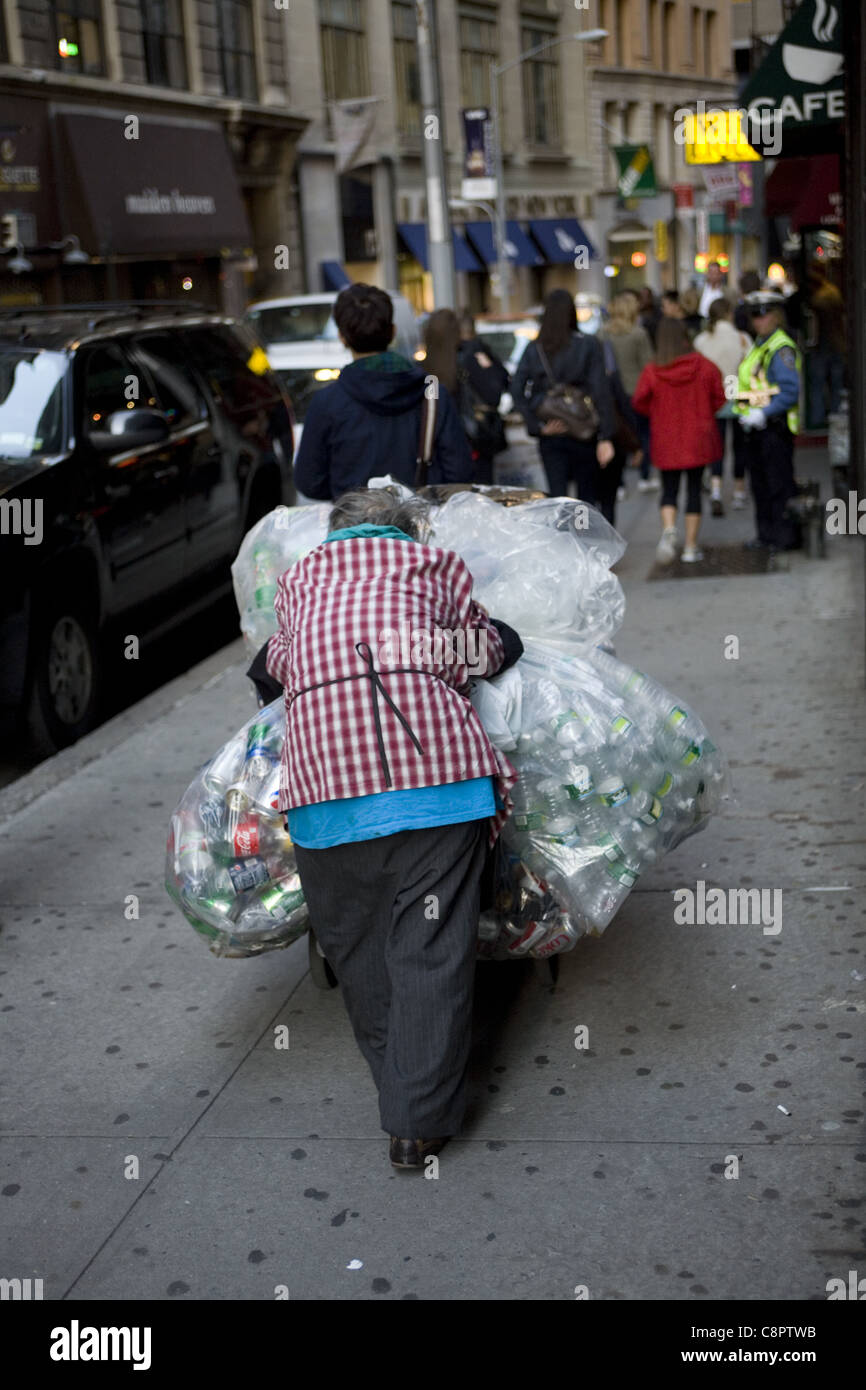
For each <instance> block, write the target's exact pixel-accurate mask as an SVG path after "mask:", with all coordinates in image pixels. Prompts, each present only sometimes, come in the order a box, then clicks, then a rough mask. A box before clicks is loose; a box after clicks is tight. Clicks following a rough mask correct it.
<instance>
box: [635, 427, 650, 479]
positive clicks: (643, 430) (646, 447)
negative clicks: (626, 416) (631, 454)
mask: <svg viewBox="0 0 866 1390" xmlns="http://www.w3.org/2000/svg"><path fill="white" fill-rule="evenodd" d="M634 418H635V422H636V424H637V437H638V440H639V441H640V447H641V449H642V450H643V458H642V459H641V461H640V475H641V477H642V478H643V479H644V480H646V479H647V478H648V477H649V475H650V467H651V466H652V457H651V455H650V422H649V416H648V415H640V414H639V413H638V411H634Z"/></svg>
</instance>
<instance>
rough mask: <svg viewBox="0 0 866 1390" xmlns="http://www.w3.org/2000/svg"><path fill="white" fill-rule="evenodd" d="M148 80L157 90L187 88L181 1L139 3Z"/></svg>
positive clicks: (160, 0)
mask: <svg viewBox="0 0 866 1390" xmlns="http://www.w3.org/2000/svg"><path fill="white" fill-rule="evenodd" d="M139 4H140V8H141V36H142V42H143V44H144V61H145V65H146V67H147V80H148V82H152V83H153V85H154V86H155V87H186V85H187V77H186V52H185V49H184V36H183V16H182V14H181V8H180V0H139Z"/></svg>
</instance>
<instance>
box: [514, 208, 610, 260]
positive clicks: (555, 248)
mask: <svg viewBox="0 0 866 1390" xmlns="http://www.w3.org/2000/svg"><path fill="white" fill-rule="evenodd" d="M529 230H530V231H531V233H532V235H533V237H534V238H535V240H536V241H537V242H538V244H539V246H540V247H541V249H542V251H543V252H544V255H545V258H546V259H547V261H548V262H549V264H550V265H573V264H574V255H575V252H576V251H577V248H578V247H579V246H585V247H586V248H587V251H588V252H589V259H590V260H591V261H594V260H597V259H598V253H597V251H596V249H595V247H594V246H593V244H592V242H591V241H590V239H589V237H588V236H587V235H586V232H585V231H584V230H583V228H582V227H581V225H580V223H579V222H576V221H575V219H574V218H573V217H559V218H545V219H544V220H542V221H537V222H530V224H529Z"/></svg>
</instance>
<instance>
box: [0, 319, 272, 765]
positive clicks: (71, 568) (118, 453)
mask: <svg viewBox="0 0 866 1390" xmlns="http://www.w3.org/2000/svg"><path fill="white" fill-rule="evenodd" d="M293 448H294V445H293V438H292V415H291V402H290V399H289V397H288V396H287V394H286V392H285V389H284V387H283V386H282V384H281V383H280V381H279V380H278V378H277V377H276V375H275V374H274V373H273V371H271V369H270V367H269V366H268V363H267V358H266V357H265V354H264V353H263V352H262V349H261V347H260V346H259V345H258V344H257V343H256V341H255V339H254V337H253V335H252V334H251V333H250V331H249V329H248V328H247V327H246V326H245V325H243V324H241V323H238V322H236V321H234V320H232V319H229V318H226V317H224V316H223V315H220V314H217V313H214V312H212V311H210V310H207V309H196V308H195V307H191V306H189V305H187V304H184V305H182V306H174V305H170V304H159V303H149V304H135V305H133V304H122V305H75V306H63V307H56V308H44V309H31V308H25V309H16V310H10V311H4V312H0V530H2V534H0V547H2V552H3V558H4V564H3V576H4V583H3V585H2V589H0V705H3V706H7V707H12V708H14V709H17V710H19V711H20V712H21V713H22V716H23V720H24V723H25V726H26V729H27V732H28V734H29V736H30V739H31V741H32V743H33V744H34V745H35V747H36V750H37V751H41V752H44V751H50V750H52V749H54V748H59V747H62V746H64V745H65V744H68V743H71V742H73V741H74V740H75V739H77V738H79V737H80V736H81V735H82V734H83V733H85V732H86V731H87V730H88V729H89V728H91V727H92V725H93V723H94V722H95V719H96V715H97V711H98V708H99V700H100V668H101V665H102V655H103V652H104V650H105V638H106V635H107V633H108V632H109V630H110V629H114V628H118V630H119V631H121V632H122V633H124V634H128V633H131V634H135V635H136V636H138V637H139V640H142V639H144V638H145V637H146V636H148V635H151V636H152V635H154V634H155V633H156V632H157V631H159V632H162V631H164V630H166V629H167V628H168V627H170V626H173V625H175V624H176V623H178V622H179V621H181V620H183V619H184V618H187V617H189V616H190V615H191V614H192V613H193V612H195V611H196V610H197V609H200V608H204V607H205V606H207V605H210V604H212V603H213V602H214V600H215V599H216V598H219V597H221V595H222V594H223V593H227V592H229V589H230V575H229V565H230V562H231V561H232V560H233V558H234V556H235V555H236V553H237V549H238V546H239V544H240V541H241V538H242V537H243V535H244V533H245V532H246V531H247V530H248V529H249V527H250V526H252V524H253V523H254V522H255V521H257V520H258V519H259V518H260V517H262V516H263V515H264V514H265V513H266V512H268V511H270V510H271V509H272V508H273V507H275V506H277V505H279V503H280V502H285V503H288V504H292V503H294V501H295V489H294V484H293V481H292V456H293ZM37 521H38V527H37ZM37 532H38V534H37ZM121 622H122V627H118V625H119V624H121Z"/></svg>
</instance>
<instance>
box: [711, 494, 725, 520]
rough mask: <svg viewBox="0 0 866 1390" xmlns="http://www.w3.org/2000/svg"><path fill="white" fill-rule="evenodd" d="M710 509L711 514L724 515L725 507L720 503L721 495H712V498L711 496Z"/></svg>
mask: <svg viewBox="0 0 866 1390" xmlns="http://www.w3.org/2000/svg"><path fill="white" fill-rule="evenodd" d="M710 511H711V512H712V514H713V516H724V515H725V508H724V506H723V505H722V499H721V497H714V498H713V500H712V502H711V503H710Z"/></svg>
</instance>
